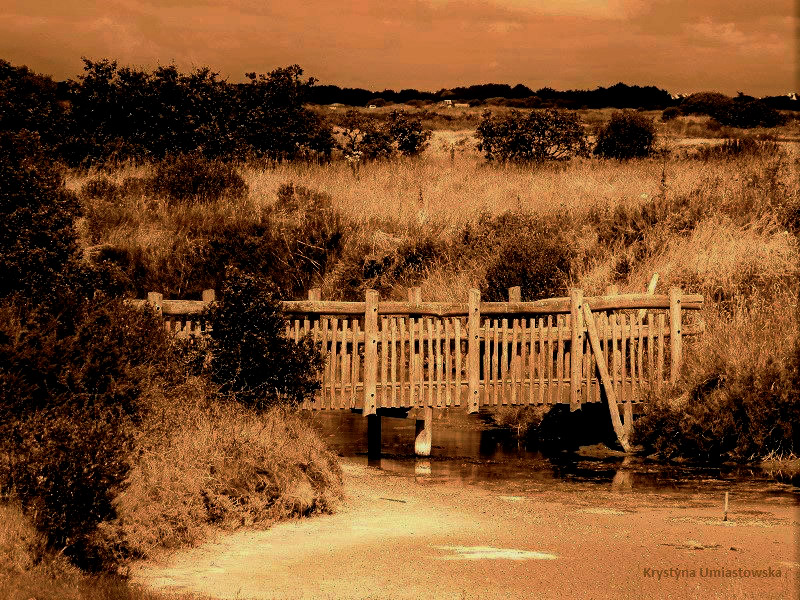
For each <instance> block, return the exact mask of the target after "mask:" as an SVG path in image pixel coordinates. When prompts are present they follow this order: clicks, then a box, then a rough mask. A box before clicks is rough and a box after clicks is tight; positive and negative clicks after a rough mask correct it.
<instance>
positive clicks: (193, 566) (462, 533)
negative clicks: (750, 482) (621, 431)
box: [133, 463, 800, 599]
mask: <svg viewBox="0 0 800 600" xmlns="http://www.w3.org/2000/svg"><path fill="white" fill-rule="evenodd" d="M344 468H345V489H346V490H347V493H348V498H347V501H346V502H345V504H344V506H343V507H342V509H341V510H340V511H339V512H338V513H337V514H335V515H325V516H321V517H315V518H312V519H307V520H302V521H293V522H287V523H282V524H279V525H276V526H274V527H272V528H271V529H269V530H267V531H243V532H239V533H234V534H228V535H223V536H221V537H220V538H219V539H217V540H216V541H215V542H212V543H208V544H205V545H203V546H200V547H198V548H194V549H190V550H184V551H180V552H178V553H176V554H174V555H172V556H170V557H169V558H168V559H166V560H165V561H163V562H162V563H158V564H157V563H153V562H150V563H141V564H138V565H135V567H134V569H133V579H134V581H135V582H137V583H139V584H141V585H143V586H146V587H153V588H158V589H161V590H164V591H176V592H186V591H191V592H196V593H199V594H203V595H208V596H212V597H219V598H458V599H460V598H596V599H600V598H726V599H727V598H759V599H761V598H795V597H798V596H797V590H798V574H799V573H800V564H798V562H800V558H798V554H797V547H796V544H797V541H798V537H797V534H798V520H800V517H799V516H798V508H797V505H796V503H794V502H792V501H791V499H789V498H787V497H785V496H784V497H775V498H767V499H766V500H765V501H761V502H759V503H758V505H754V504H736V503H734V504H732V507H731V514H730V521H729V522H727V523H723V522H722V521H721V518H720V517H721V515H720V512H721V511H720V507H719V506H712V505H711V504H710V498H702V497H696V498H692V499H690V501H689V502H687V501H686V499H685V498H684V499H683V500H682V501H681V502H680V503H679V501H678V499H677V497H676V498H673V499H670V498H669V497H668V496H662V495H653V496H651V497H647V496H643V495H642V494H638V495H634V494H630V493H628V494H625V493H619V494H618V493H613V492H611V491H600V492H596V491H595V490H596V489H597V488H596V486H595V487H594V488H593V487H587V488H585V489H584V488H577V489H564V490H563V491H559V490H556V491H551V492H548V493H545V494H542V495H539V494H537V495H536V496H535V497H525V496H502V495H499V494H497V493H494V492H492V491H490V490H488V489H485V488H481V487H475V486H468V487H462V486H460V485H459V484H457V483H430V482H427V483H425V482H424V481H423V482H415V480H414V479H413V478H403V477H397V476H393V475H387V474H384V473H383V472H382V471H378V470H374V469H369V468H367V467H364V466H360V465H357V464H355V463H345V466H344ZM670 568H673V569H679V570H686V572H685V573H683V574H681V576H679V577H678V576H676V575H675V574H673V575H672V576H667V575H663V576H662V578H661V579H660V580H659V577H658V573H657V572H656V571H655V569H666V570H669V569H670ZM708 568H711V569H730V570H732V571H736V572H737V575H736V576H733V575H732V574H731V573H728V575H729V576H727V577H726V576H711V577H710V576H707V575H706V576H704V575H703V573H704V572H703V569H708ZM740 568H742V569H759V570H762V569H763V570H767V572H769V569H770V568H771V569H772V572H773V576H772V577H741V576H739V575H738V569H740ZM646 569H652V570H651V571H646ZM692 570H693V571H694V576H692ZM778 570H780V577H778V576H776V575H777V572H778Z"/></svg>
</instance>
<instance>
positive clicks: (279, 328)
mask: <svg viewBox="0 0 800 600" xmlns="http://www.w3.org/2000/svg"><path fill="white" fill-rule="evenodd" d="M206 318H207V320H208V323H209V325H210V326H211V339H210V353H211V364H210V375H211V379H212V380H213V381H214V382H215V383H217V384H218V385H219V386H220V393H221V394H222V395H224V396H229V397H232V398H235V399H236V400H237V401H239V402H241V403H242V404H244V405H246V406H251V407H255V408H266V407H268V406H272V405H296V404H298V403H299V402H301V401H302V400H304V399H306V398H309V397H311V396H312V395H313V394H314V392H315V391H316V390H317V389H318V388H319V381H318V379H317V375H318V373H319V371H320V370H321V368H322V364H323V362H322V355H321V354H320V352H319V349H318V348H317V347H315V346H314V345H313V343H312V341H311V340H309V339H303V340H302V341H301V342H300V343H295V342H294V340H290V339H288V338H287V337H286V332H285V327H286V319H285V317H284V315H283V312H282V307H281V304H280V297H279V292H278V289H277V288H276V287H275V286H274V285H273V284H272V283H271V282H269V281H268V280H266V279H264V278H263V277H258V276H256V275H248V274H245V273H242V272H241V271H238V270H236V269H229V270H228V272H227V274H226V278H225V281H224V282H223V285H222V291H221V294H220V300H219V302H217V303H215V304H214V305H212V306H211V308H210V309H209V310H208V311H207V314H206Z"/></svg>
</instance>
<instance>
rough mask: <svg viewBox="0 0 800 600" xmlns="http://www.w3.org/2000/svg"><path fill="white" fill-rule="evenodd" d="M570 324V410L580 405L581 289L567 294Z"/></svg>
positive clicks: (581, 351)
mask: <svg viewBox="0 0 800 600" xmlns="http://www.w3.org/2000/svg"><path fill="white" fill-rule="evenodd" d="M569 312H570V317H571V318H570V325H571V329H572V339H571V341H570V349H571V352H572V359H571V362H570V367H571V368H570V373H569V380H570V395H569V405H570V410H571V411H574V410H577V409H578V408H580V406H581V369H582V368H583V290H579V289H577V288H573V289H572V290H570V295H569Z"/></svg>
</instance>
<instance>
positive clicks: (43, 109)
mask: <svg viewBox="0 0 800 600" xmlns="http://www.w3.org/2000/svg"><path fill="white" fill-rule="evenodd" d="M58 96H59V94H58V84H56V82H55V81H53V80H52V79H51V78H50V77H47V76H45V75H38V74H36V73H34V72H33V71H31V70H30V69H28V67H25V66H22V67H15V66H13V65H11V63H9V62H7V61H5V60H2V59H0V132H19V131H21V130H23V129H24V130H27V131H31V132H36V133H38V134H39V136H40V137H41V139H42V141H43V142H44V144H45V145H46V146H54V145H56V144H57V142H58V140H59V139H60V136H61V135H62V134H63V128H64V124H65V117H66V115H65V111H64V107H63V105H62V104H61V103H60V102H59V97H58Z"/></svg>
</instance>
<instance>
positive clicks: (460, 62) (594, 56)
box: [0, 0, 800, 96]
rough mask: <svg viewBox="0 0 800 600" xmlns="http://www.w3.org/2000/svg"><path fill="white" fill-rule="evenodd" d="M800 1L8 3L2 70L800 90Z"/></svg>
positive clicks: (377, 83) (374, 85) (360, 83)
mask: <svg viewBox="0 0 800 600" xmlns="http://www.w3.org/2000/svg"><path fill="white" fill-rule="evenodd" d="M798 4H800V0H353V1H346V0H340V1H337V0H294V1H293V0H279V1H277V2H273V1H271V0H105V1H102V0H97V1H79V0H57V1H54V0H3V2H2V5H1V6H0V58H2V59H5V60H8V61H10V62H11V63H13V64H15V65H23V64H24V65H27V66H29V67H30V68H32V69H33V70H35V71H37V72H40V73H45V74H49V75H52V76H53V77H55V78H56V79H67V78H75V77H77V76H78V75H79V74H80V73H81V70H82V66H83V64H82V62H81V57H82V56H86V57H87V58H90V59H94V60H97V59H101V58H110V59H114V60H117V61H118V62H119V63H120V64H121V65H129V66H135V67H140V68H147V69H150V68H152V67H155V66H157V65H167V64H170V63H175V64H176V65H178V67H179V68H181V69H182V70H189V69H191V68H193V67H200V66H209V67H211V68H212V69H213V70H215V71H217V72H219V73H220V74H221V75H223V76H224V77H226V78H228V79H229V80H231V81H240V80H242V79H243V75H244V73H245V72H248V71H256V72H259V73H261V72H268V71H270V70H272V69H274V68H277V67H283V66H287V65H290V64H299V65H300V66H301V67H303V69H304V70H305V74H306V75H309V76H313V77H315V78H316V79H317V80H318V81H319V82H320V83H331V84H336V85H340V86H347V87H364V88H368V89H373V90H382V89H385V88H392V89H396V90H399V89H402V88H416V89H421V90H431V91H436V90H439V89H441V88H451V87H455V86H459V85H470V84H475V83H509V84H511V85H514V84H517V83H522V84H524V85H527V86H528V87H530V88H532V89H534V90H535V89H539V88H541V87H545V86H549V87H553V88H556V89H593V88H595V87H597V86H600V85H602V86H608V85H612V84H614V83H616V82H618V81H623V82H625V83H628V84H637V85H657V86H659V87H661V88H664V89H667V90H669V91H670V92H673V93H681V92H683V93H687V92H693V91H703V90H716V91H721V92H723V93H727V94H735V93H736V92H737V91H744V92H746V93H749V94H752V95H755V96H763V95H776V94H784V93H787V92H790V91H798V87H800V84H799V83H798V79H799V78H798V62H799V61H798V46H797V43H796V40H797V38H798V32H800V18H799V17H798V14H797V6H798Z"/></svg>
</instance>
